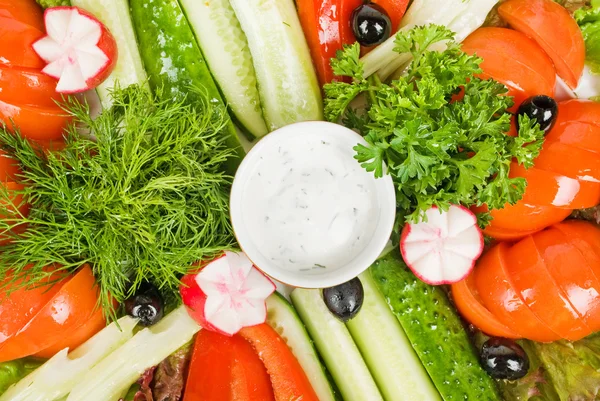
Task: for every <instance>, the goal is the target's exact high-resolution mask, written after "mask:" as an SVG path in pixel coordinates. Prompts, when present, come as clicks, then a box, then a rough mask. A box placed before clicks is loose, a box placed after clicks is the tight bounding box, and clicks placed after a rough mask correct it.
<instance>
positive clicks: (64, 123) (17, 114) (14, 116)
mask: <svg viewBox="0 0 600 401" xmlns="http://www.w3.org/2000/svg"><path fill="white" fill-rule="evenodd" d="M11 120H12V121H11ZM1 122H3V123H5V124H6V125H7V126H8V127H9V128H12V127H13V122H14V124H15V125H16V126H17V127H18V128H19V131H20V132H21V135H23V136H24V137H26V138H29V139H41V140H49V139H62V137H63V133H64V131H65V129H66V128H67V127H68V125H69V123H70V122H71V117H69V116H67V115H66V114H65V112H64V111H63V110H61V109H59V108H58V107H53V108H43V107H33V106H19V105H14V104H10V103H6V102H3V101H1V100H0V123H1Z"/></svg>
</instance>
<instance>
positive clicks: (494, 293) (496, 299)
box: [473, 242, 560, 342]
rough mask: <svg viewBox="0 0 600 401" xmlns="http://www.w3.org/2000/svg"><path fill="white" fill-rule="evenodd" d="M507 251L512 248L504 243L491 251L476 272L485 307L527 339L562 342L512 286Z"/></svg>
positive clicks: (481, 260) (476, 280) (480, 262)
mask: <svg viewBox="0 0 600 401" xmlns="http://www.w3.org/2000/svg"><path fill="white" fill-rule="evenodd" d="M507 251H508V245H507V244H506V243H504V242H501V243H499V244H497V245H496V246H494V247H492V248H490V249H489V250H488V251H487V252H486V253H484V254H483V256H482V257H481V258H480V259H479V261H478V263H477V267H476V268H475V270H474V273H473V274H474V275H475V277H474V278H475V286H476V288H477V290H478V292H479V296H480V297H481V300H482V301H483V304H484V306H485V307H486V308H487V309H488V310H489V311H490V312H491V313H492V314H493V315H494V316H496V318H497V319H498V320H499V321H500V322H502V323H503V324H504V325H505V326H507V327H509V328H510V329H512V330H513V331H514V332H515V333H517V334H519V335H520V336H521V337H523V338H527V339H530V340H534V341H540V342H551V341H556V340H558V339H559V338H560V336H558V335H557V334H556V333H554V332H553V331H552V330H550V328H548V326H546V325H545V324H544V323H542V322H541V321H540V320H539V319H538V318H537V316H535V315H534V314H533V313H532V312H531V310H530V309H529V308H528V307H527V305H525V303H524V302H523V300H522V299H521V297H520V296H519V294H518V293H517V292H516V291H515V289H514V287H513V286H512V283H511V281H510V279H509V276H508V274H507V272H506V263H507V262H506V261H505V255H506V253H507Z"/></svg>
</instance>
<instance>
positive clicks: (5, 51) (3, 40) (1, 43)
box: [0, 17, 46, 69]
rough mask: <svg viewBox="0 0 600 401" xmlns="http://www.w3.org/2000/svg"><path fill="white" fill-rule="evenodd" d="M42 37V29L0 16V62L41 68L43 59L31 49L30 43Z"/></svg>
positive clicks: (43, 64)
mask: <svg viewBox="0 0 600 401" xmlns="http://www.w3.org/2000/svg"><path fill="white" fill-rule="evenodd" d="M42 37H44V31H43V30H39V29H36V28H34V27H32V26H31V25H28V24H25V23H23V22H19V21H17V20H13V19H11V18H7V17H0V64H8V65H10V66H16V67H27V68H37V69H42V68H44V67H45V65H46V64H45V63H44V61H43V60H42V59H41V58H40V57H39V56H38V55H37V53H36V52H35V51H33V48H32V45H33V43H34V42H36V41H37V40H39V39H41V38H42Z"/></svg>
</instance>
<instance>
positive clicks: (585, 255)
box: [533, 224, 600, 332]
mask: <svg viewBox="0 0 600 401" xmlns="http://www.w3.org/2000/svg"><path fill="white" fill-rule="evenodd" d="M561 225H562V224H557V225H555V226H552V227H550V228H549V229H547V230H545V231H543V232H540V233H538V234H536V235H535V236H534V237H533V239H534V240H535V243H536V246H537V247H538V249H539V250H540V253H541V255H542V257H543V258H544V261H545V262H546V267H547V268H548V272H549V273H550V275H551V276H552V278H553V280H554V281H555V282H556V283H557V285H558V287H559V289H560V292H561V294H562V295H563V296H564V297H565V298H566V299H568V300H569V302H570V304H571V305H572V306H573V308H574V310H575V311H576V312H577V314H578V316H579V318H580V320H581V321H582V322H583V323H584V324H585V325H586V326H587V327H589V330H590V332H592V331H596V330H598V329H597V328H596V329H594V326H595V327H598V325H599V322H600V320H599V318H600V292H599V291H600V281H599V280H598V278H597V277H596V275H595V274H594V271H593V270H592V267H591V266H592V265H596V266H597V265H599V264H600V255H598V254H596V253H595V251H594V250H593V248H592V247H591V246H590V245H589V243H588V242H587V241H585V240H581V239H580V238H579V237H578V236H577V235H567V234H566V233H565V231H566V232H569V229H568V228H567V229H566V230H562V229H561V228H560V226H561ZM574 266H576V267H575V268H574ZM544 299H546V298H544Z"/></svg>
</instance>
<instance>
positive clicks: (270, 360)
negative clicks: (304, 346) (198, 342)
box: [240, 323, 319, 401]
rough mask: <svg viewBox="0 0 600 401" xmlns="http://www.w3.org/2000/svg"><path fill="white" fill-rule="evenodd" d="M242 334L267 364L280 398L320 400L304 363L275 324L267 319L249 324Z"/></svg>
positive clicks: (275, 392) (307, 400)
mask: <svg viewBox="0 0 600 401" xmlns="http://www.w3.org/2000/svg"><path fill="white" fill-rule="evenodd" d="M240 334H241V335H242V337H244V338H245V339H246V340H247V341H248V342H249V343H250V344H251V345H252V347H253V348H254V350H255V351H256V352H257V353H258V355H259V357H260V359H261V360H262V361H263V363H264V364H265V367H266V368H267V372H268V373H269V376H270V377H271V384H272V385H273V392H274V394H275V399H276V400H277V401H288V400H302V401H319V398H318V397H317V394H316V393H315V391H314V390H313V388H312V386H311V384H310V382H309V381H308V378H307V377H306V373H304V370H303V369H302V366H300V363H299V362H298V360H297V359H296V357H295V356H294V354H292V351H290V349H289V347H288V346H287V344H286V343H285V342H284V341H283V339H282V338H281V337H280V336H279V334H277V332H276V331H275V330H274V329H273V328H271V326H269V325H268V324H265V323H263V324H259V325H257V326H252V327H245V328H243V329H242V330H240Z"/></svg>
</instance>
